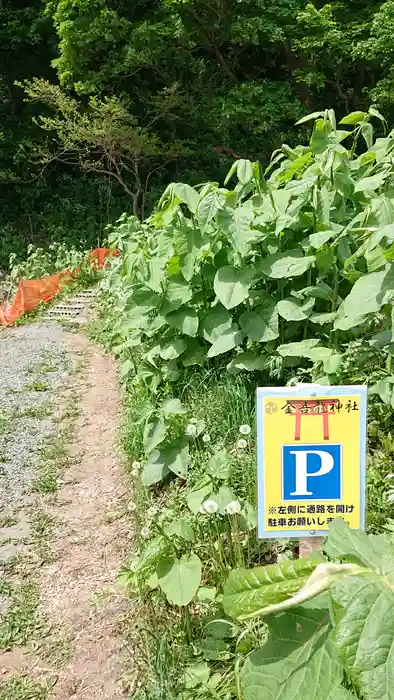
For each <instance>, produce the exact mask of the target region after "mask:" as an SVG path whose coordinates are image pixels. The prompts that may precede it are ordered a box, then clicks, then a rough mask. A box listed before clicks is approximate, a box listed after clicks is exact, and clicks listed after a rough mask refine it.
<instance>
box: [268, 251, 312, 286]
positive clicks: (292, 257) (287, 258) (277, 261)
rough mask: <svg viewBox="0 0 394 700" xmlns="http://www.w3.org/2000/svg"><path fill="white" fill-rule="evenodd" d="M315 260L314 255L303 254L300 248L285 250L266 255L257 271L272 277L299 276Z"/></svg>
mask: <svg viewBox="0 0 394 700" xmlns="http://www.w3.org/2000/svg"><path fill="white" fill-rule="evenodd" d="M314 262H315V256H314V255H307V256H305V255H303V253H302V251H301V250H298V249H297V248H295V249H294V250H287V251H285V252H283V253H275V254H274V255H268V256H267V257H266V258H265V260H264V261H263V262H262V263H261V265H259V271H260V272H262V273H263V274H265V275H267V276H268V277H271V278H272V279H284V278H287V277H299V276H300V275H303V274H304V272H306V271H307V270H309V268H310V267H311V265H313V263H314Z"/></svg>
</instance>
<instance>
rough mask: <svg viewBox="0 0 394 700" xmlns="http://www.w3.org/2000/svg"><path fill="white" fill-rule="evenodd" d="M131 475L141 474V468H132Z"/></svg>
mask: <svg viewBox="0 0 394 700" xmlns="http://www.w3.org/2000/svg"><path fill="white" fill-rule="evenodd" d="M131 475H132V476H135V477H137V476H139V475H140V470H139V469H132V470H131Z"/></svg>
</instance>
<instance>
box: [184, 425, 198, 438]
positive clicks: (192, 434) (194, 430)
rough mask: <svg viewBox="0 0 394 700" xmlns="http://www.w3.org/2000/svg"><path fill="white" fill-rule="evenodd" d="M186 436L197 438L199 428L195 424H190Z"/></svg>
mask: <svg viewBox="0 0 394 700" xmlns="http://www.w3.org/2000/svg"><path fill="white" fill-rule="evenodd" d="M186 435H188V436H189V437H196V435H197V427H196V426H195V425H194V423H189V424H188V425H187V426H186Z"/></svg>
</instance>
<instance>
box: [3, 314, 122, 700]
mask: <svg viewBox="0 0 394 700" xmlns="http://www.w3.org/2000/svg"><path fill="white" fill-rule="evenodd" d="M81 369H83V371H78V370H81ZM120 418H121V394H120V391H119V387H118V381H117V368H116V364H115V362H114V360H113V359H112V358H111V357H109V356H107V355H104V354H103V353H102V352H101V351H100V350H99V349H98V348H96V347H95V346H94V345H92V344H91V343H90V342H89V340H88V338H87V337H86V335H84V334H83V333H78V334H75V335H71V334H70V333H67V332H65V331H63V330H62V328H61V327H60V326H58V325H56V324H52V323H49V324H46V323H36V324H32V325H24V326H20V327H19V328H14V329H8V330H5V331H0V700H24V699H25V698H28V697H29V698H32V699H33V698H37V700H38V698H46V700H118V699H119V700H121V698H123V697H125V696H124V692H123V689H124V684H123V681H122V674H123V671H124V658H123V657H124V649H123V645H122V637H121V631H120V630H121V627H122V626H123V625H124V620H125V617H126V616H127V615H129V608H128V604H127V602H126V600H125V599H124V597H123V594H122V593H121V591H120V588H119V587H118V586H116V583H115V582H116V576H117V572H118V571H119V568H120V566H121V564H122V562H123V561H124V557H125V556H126V554H127V552H128V551H129V547H130V541H131V538H132V534H133V523H131V522H130V521H129V519H128V518H126V514H127V512H128V511H127V507H126V501H125V498H126V497H127V498H128V497H129V496H130V493H129V491H128V488H127V484H126V481H125V477H124V469H123V463H122V459H121V455H120V454H119V450H118V445H117V434H118V429H119V423H120ZM48 465H49V467H48ZM52 470H53V471H52ZM53 475H54V476H53ZM52 478H53V479H54V483H52V481H51V479H52ZM109 513H111V518H108V514H109ZM114 513H115V514H116V516H117V517H115V518H114V517H113V514H114ZM133 674H135V670H134V669H133V672H131V671H130V673H129V674H128V677H131V675H133ZM133 677H134V676H133ZM128 682H130V680H129V681H128Z"/></svg>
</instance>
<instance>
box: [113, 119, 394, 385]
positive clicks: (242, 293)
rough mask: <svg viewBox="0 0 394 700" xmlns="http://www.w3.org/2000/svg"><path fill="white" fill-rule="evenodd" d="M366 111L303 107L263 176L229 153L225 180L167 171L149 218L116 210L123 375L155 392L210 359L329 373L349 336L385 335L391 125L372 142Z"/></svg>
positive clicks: (392, 289)
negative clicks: (194, 182)
mask: <svg viewBox="0 0 394 700" xmlns="http://www.w3.org/2000/svg"><path fill="white" fill-rule="evenodd" d="M376 116H378V118H379V119H383V118H382V117H381V116H380V115H379V114H378V113H377V112H376V110H373V109H371V110H370V112H369V113H364V112H362V113H361V112H357V113H352V114H350V115H348V117H345V119H343V120H342V123H343V124H344V125H345V126H346V127H347V128H346V129H343V128H342V129H340V128H338V129H337V127H336V121H335V115H334V113H333V111H332V110H326V111H325V112H321V113H320V112H319V113H317V114H314V115H310V116H309V117H308V118H305V119H304V120H303V121H306V120H307V119H314V127H313V133H312V137H311V140H310V144H309V146H297V147H296V148H294V149H292V148H290V147H288V146H283V147H282V149H280V150H279V151H277V152H275V153H274V154H273V157H272V160H271V163H270V165H269V167H268V168H267V171H266V173H265V175H264V176H263V175H262V173H261V170H260V166H259V164H258V163H251V162H249V161H246V160H239V161H237V162H236V163H235V164H234V166H233V167H232V169H231V170H230V172H229V174H228V176H227V180H226V182H229V181H230V180H231V179H232V178H233V177H235V176H236V177H237V178H238V184H236V186H235V188H234V189H233V190H228V189H225V188H221V187H219V186H218V185H217V183H207V184H205V185H202V186H200V187H199V188H192V187H190V186H189V185H187V184H181V183H172V184H171V185H169V186H168V187H167V189H166V190H165V192H164V194H163V195H162V197H161V199H160V201H159V204H158V206H157V209H156V211H155V213H154V214H153V215H152V216H151V217H150V219H149V220H148V221H147V222H146V223H145V224H143V225H140V226H138V225H137V223H136V220H135V219H132V220H130V222H127V220H125V219H123V220H122V221H121V222H120V227H119V228H120V231H121V233H117V231H116V230H114V231H112V233H111V234H110V238H111V241H112V243H113V244H115V241H118V240H119V237H122V236H123V231H124V230H125V228H127V229H128V232H129V237H128V240H127V243H124V245H123V256H122V262H121V263H120V262H118V263H115V266H116V267H114V270H113V275H112V277H111V281H110V289H111V291H112V292H113V294H114V295H115V296H116V297H117V304H118V309H119V312H120V320H119V322H118V323H117V324H116V327H115V329H114V339H116V343H115V344H116V349H117V352H118V354H119V355H120V356H121V358H122V360H123V373H124V375H125V376H130V377H131V376H132V375H135V378H134V381H137V382H143V383H145V384H148V385H149V387H150V389H151V390H153V391H155V390H156V389H157V388H158V386H160V384H161V383H163V382H170V383H171V382H172V383H173V382H176V381H177V380H178V379H179V377H180V375H181V373H182V372H183V371H184V370H185V368H187V367H190V366H191V365H201V364H207V363H209V362H210V361H212V360H213V361H214V362H215V363H218V362H220V363H225V364H226V365H227V369H228V371H229V372H231V373H237V372H242V371H246V372H247V371H249V372H250V371H252V372H253V371H260V372H265V373H266V374H267V375H270V374H272V373H273V372H276V373H277V376H278V377H280V376H282V377H283V375H284V373H285V372H286V368H291V367H292V366H294V364H295V363H296V364H297V365H298V366H299V367H302V366H305V367H307V366H308V364H309V367H310V368H311V364H314V365H315V368H316V372H317V373H318V374H319V378H320V379H321V380H322V381H323V377H324V381H325V382H326V383H327V382H328V383H329V382H334V381H335V379H336V375H337V374H338V372H339V370H340V365H341V360H342V355H343V350H344V349H345V348H346V346H347V344H348V343H349V341H351V340H352V339H354V338H357V337H365V335H366V334H367V335H369V337H370V338H371V339H372V340H373V341H375V339H376V337H377V336H379V342H381V344H383V345H384V346H386V347H389V346H390V343H391V304H390V302H391V300H392V299H393V298H394V271H393V264H392V260H391V258H392V250H391V249H392V246H393V245H394V244H393V241H394V228H393V226H394V205H393V200H392V195H393V190H392V187H391V181H392V175H393V170H392V163H391V154H392V150H393V148H394V137H393V136H392V134H391V133H390V134H389V135H388V136H387V137H386V138H379V139H377V141H375V142H373V126H372V123H371V118H372V117H376ZM349 129H350V130H349ZM344 141H346V142H347V143H349V148H348V149H346V147H345V146H344V145H343V143H342V142H344ZM361 142H363V143H364V144H365V146H366V147H367V150H366V151H365V152H363V153H361V155H359V151H360V149H361ZM107 284H108V282H107ZM382 333H383V334H384V336H383V335H382ZM274 367H275V370H274Z"/></svg>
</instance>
